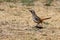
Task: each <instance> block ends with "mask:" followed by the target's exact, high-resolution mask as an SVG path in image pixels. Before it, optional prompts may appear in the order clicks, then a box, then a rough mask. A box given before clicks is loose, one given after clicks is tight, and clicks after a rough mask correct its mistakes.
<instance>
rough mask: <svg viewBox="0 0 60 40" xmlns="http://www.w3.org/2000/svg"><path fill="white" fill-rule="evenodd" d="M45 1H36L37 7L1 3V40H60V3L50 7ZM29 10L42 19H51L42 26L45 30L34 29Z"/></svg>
mask: <svg viewBox="0 0 60 40" xmlns="http://www.w3.org/2000/svg"><path fill="white" fill-rule="evenodd" d="M44 4H45V3H44V1H41V0H39V1H36V2H35V6H22V5H21V4H20V3H15V4H14V3H8V2H3V3H0V40H60V8H59V7H60V1H59V0H57V1H53V3H52V5H51V6H49V7H46V6H44ZM29 8H32V9H33V10H35V12H36V14H37V15H38V16H39V17H40V18H47V17H51V19H48V20H45V21H44V22H45V23H43V24H42V26H43V27H44V28H43V29H39V30H38V29H37V28H33V27H34V26H35V25H36V23H34V22H33V20H32V15H31V14H30V12H29V11H28V10H29Z"/></svg>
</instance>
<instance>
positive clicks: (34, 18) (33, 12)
mask: <svg viewBox="0 0 60 40" xmlns="http://www.w3.org/2000/svg"><path fill="white" fill-rule="evenodd" d="M29 11H30V12H31V14H32V19H33V21H34V22H35V23H37V25H36V26H38V25H39V24H40V23H41V24H42V22H43V20H46V19H50V17H49V18H45V19H41V18H40V17H38V16H37V15H36V13H35V11H34V10H29Z"/></svg>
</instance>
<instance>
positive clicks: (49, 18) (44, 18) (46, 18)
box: [42, 17, 51, 21]
mask: <svg viewBox="0 0 60 40" xmlns="http://www.w3.org/2000/svg"><path fill="white" fill-rule="evenodd" d="M50 18H51V17H49V18H44V19H42V21H44V20H47V19H50Z"/></svg>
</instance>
